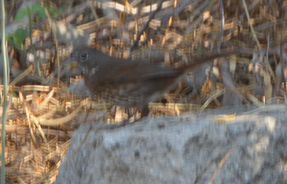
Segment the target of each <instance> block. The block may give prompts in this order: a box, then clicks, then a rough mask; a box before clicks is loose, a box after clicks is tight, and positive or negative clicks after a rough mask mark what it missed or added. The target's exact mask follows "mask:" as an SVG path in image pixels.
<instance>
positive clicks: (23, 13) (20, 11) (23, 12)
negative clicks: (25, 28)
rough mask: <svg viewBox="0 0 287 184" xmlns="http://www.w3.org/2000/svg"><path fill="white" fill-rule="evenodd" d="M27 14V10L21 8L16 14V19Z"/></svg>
mask: <svg viewBox="0 0 287 184" xmlns="http://www.w3.org/2000/svg"><path fill="white" fill-rule="evenodd" d="M26 15H27V11H25V10H19V11H18V12H17V14H16V16H15V20H20V19H22V18H24V17H25V16H26Z"/></svg>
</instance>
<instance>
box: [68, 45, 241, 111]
mask: <svg viewBox="0 0 287 184" xmlns="http://www.w3.org/2000/svg"><path fill="white" fill-rule="evenodd" d="M235 53H238V51H231V52H225V53H220V54H214V55H211V56H206V57H204V58H201V59H197V60H195V61H194V62H193V63H191V64H188V65H184V66H180V67H178V68H177V69H173V68H170V67H165V66H161V65H158V64H148V63H146V62H137V61H133V60H128V59H122V58H115V57H111V56H109V55H107V54H104V53H102V52H101V51H99V50H97V49H93V48H88V47H82V48H76V49H74V51H73V52H72V53H71V55H70V57H68V58H67V59H66V60H65V61H64V63H71V62H75V61H76V62H77V65H78V68H79V70H80V71H81V73H82V75H83V78H84V81H85V85H86V86H87V88H88V89H89V90H90V91H91V92H92V93H93V94H95V95H98V96H100V97H101V98H103V99H105V100H108V101H109V102H110V103H112V104H114V105H119V106H122V107H125V108H130V107H135V108H137V110H139V111H141V112H142V116H147V115H148V112H149V111H148V103H149V102H151V101H155V100H158V99H159V98H160V97H161V96H163V95H164V94H165V93H167V92H168V91H169V90H171V89H172V88H173V87H174V86H175V85H176V84H177V83H178V82H179V81H180V80H182V78H183V77H184V76H185V74H186V73H187V72H189V71H191V70H193V69H194V68H195V67H197V66H198V65H200V64H202V63H204V62H207V61H210V60H212V59H215V58H218V57H222V56H227V55H231V54H235Z"/></svg>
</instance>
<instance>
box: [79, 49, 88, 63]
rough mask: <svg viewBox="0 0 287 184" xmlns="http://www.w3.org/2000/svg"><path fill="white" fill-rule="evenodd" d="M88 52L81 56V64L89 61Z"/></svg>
mask: <svg viewBox="0 0 287 184" xmlns="http://www.w3.org/2000/svg"><path fill="white" fill-rule="evenodd" d="M88 58H89V57H88V52H87V51H84V52H82V53H81V54H80V61H81V62H85V61H87V60H88Z"/></svg>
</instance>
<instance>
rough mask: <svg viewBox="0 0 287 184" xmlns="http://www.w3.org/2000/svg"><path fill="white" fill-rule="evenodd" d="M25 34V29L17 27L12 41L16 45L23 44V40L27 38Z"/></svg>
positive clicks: (26, 32)
mask: <svg viewBox="0 0 287 184" xmlns="http://www.w3.org/2000/svg"><path fill="white" fill-rule="evenodd" d="M27 35H28V31H27V30H26V29H23V28H19V29H17V30H16V31H15V33H14V35H13V41H14V43H15V44H17V45H21V44H23V42H24V41H25V39H26V38H27Z"/></svg>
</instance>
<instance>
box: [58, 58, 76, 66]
mask: <svg viewBox="0 0 287 184" xmlns="http://www.w3.org/2000/svg"><path fill="white" fill-rule="evenodd" d="M62 65H66V66H69V68H70V69H74V68H77V67H78V61H76V60H74V59H73V58H71V57H67V58H66V59H65V60H64V61H63V62H62Z"/></svg>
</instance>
